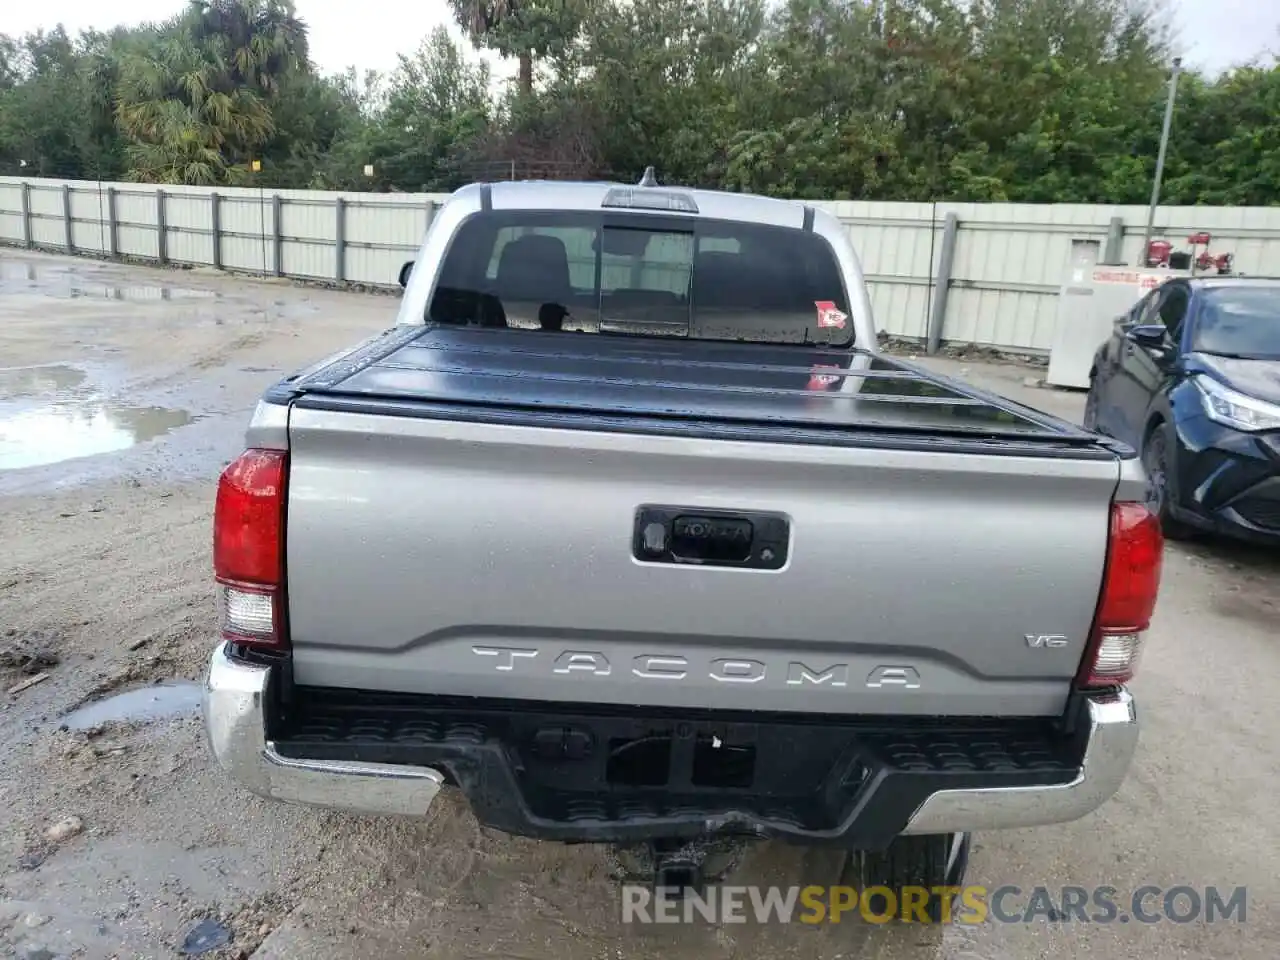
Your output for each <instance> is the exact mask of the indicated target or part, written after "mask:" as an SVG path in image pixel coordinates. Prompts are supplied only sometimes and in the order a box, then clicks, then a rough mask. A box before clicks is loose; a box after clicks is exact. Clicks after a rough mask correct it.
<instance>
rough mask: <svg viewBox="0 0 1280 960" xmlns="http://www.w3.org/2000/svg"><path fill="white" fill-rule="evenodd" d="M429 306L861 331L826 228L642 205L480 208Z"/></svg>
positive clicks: (687, 324)
mask: <svg viewBox="0 0 1280 960" xmlns="http://www.w3.org/2000/svg"><path fill="white" fill-rule="evenodd" d="M428 317H429V319H430V320H432V321H433V322H436V323H442V324H463V325H471V326H498V327H509V328H517V329H529V330H555V331H562V332H575V333H617V334H631V335H640V336H668V337H694V338H697V339H702V340H735V341H761V342H768V343H795V344H829V345H839V346H843V345H847V344H849V343H850V342H851V341H852V339H853V322H852V320H851V318H850V316H849V303H848V298H847V295H846V292H845V289H844V285H843V283H842V280H841V274H840V270H839V267H838V265H837V263H836V259H835V255H834V254H833V252H832V250H831V247H830V246H829V245H828V244H827V242H826V241H825V240H824V239H823V238H822V237H820V236H818V235H817V234H815V233H812V232H808V231H804V230H797V229H789V228H786V227H771V226H760V225H757V224H746V223H736V222H727V221H713V220H692V219H683V220H682V219H678V218H668V217H661V216H650V215H640V216H637V215H634V214H622V215H618V214H608V213H605V214H601V213H562V212H527V211H519V212H516V211H512V212H503V211H492V212H488V213H481V214H477V215H475V216H473V217H471V218H470V219H468V220H467V221H466V222H465V223H464V224H463V225H462V227H461V228H460V229H459V231H458V233H457V235H456V236H455V237H454V239H453V241H452V243H451V244H450V247H449V252H448V254H447V255H446V258H445V263H444V267H443V269H442V270H441V273H440V277H439V279H438V281H437V284H436V291H435V294H434V295H433V297H432V301H431V305H430V308H429V311H428Z"/></svg>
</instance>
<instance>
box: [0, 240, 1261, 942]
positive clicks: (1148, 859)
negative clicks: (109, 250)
mask: <svg viewBox="0 0 1280 960" xmlns="http://www.w3.org/2000/svg"><path fill="white" fill-rule="evenodd" d="M394 307H395V301H394V300H393V299H389V298H387V297H385V296H377V295H362V294H347V293H338V292H333V291H328V290H321V289H311V288H302V287H297V286H292V285H289V284H285V283H281V282H275V281H271V282H268V281H248V280H240V279H236V278H231V277H227V276H223V275H219V274H215V273H211V272H204V271H161V270H154V269H147V268H141V267H124V266H120V265H114V264H105V263H97V262H93V261H76V260H68V259H66V258H60V257H55V256H44V255H38V254H31V253H26V252H18V251H11V250H4V249H0V365H2V366H0V431H6V430H7V431H8V432H7V433H6V432H0V545H2V547H3V549H0V685H2V686H0V691H14V692H10V693H5V694H3V696H2V697H0V703H2V704H3V707H2V708H0V844H2V849H0V946H2V947H3V950H0V952H4V951H8V952H9V953H11V954H12V955H15V956H18V957H22V958H28V960H49V958H53V957H85V958H99V957H100V958H107V957H121V958H123V957H171V956H175V955H176V954H177V951H178V950H179V948H180V947H181V945H182V943H183V940H184V938H185V937H186V936H187V935H188V934H189V932H190V931H192V930H193V928H195V927H196V925H197V924H198V922H199V921H201V920H212V921H215V923H216V925H217V926H216V929H225V930H226V931H229V932H230V934H231V941H230V943H229V944H227V945H226V946H223V947H221V948H218V949H216V950H214V951H212V952H210V953H206V954H204V955H205V956H210V957H223V958H225V957H248V956H255V957H260V958H265V957H269V958H273V960H322V958H329V960H339V958H341V960H346V958H352V960H354V958H357V957H359V958H364V957H369V956H376V957H379V958H383V957H385V958H392V957H422V956H428V955H429V956H432V957H441V958H450V960H452V958H471V957H479V956H482V955H483V956H493V955H497V956H502V957H509V958H521V960H541V958H551V957H555V958H556V960H571V958H572V960H576V958H579V957H581V958H592V960H620V958H623V957H626V958H646V960H647V958H650V957H652V958H657V957H660V956H661V957H664V958H685V957H688V958H694V957H697V958H739V957H741V958H747V957H752V958H754V957H761V958H763V957H771V958H772V957H816V956H820V957H851V956H875V957H884V958H888V957H894V958H925V957H931V958H932V957H947V958H957V960H959V958H964V960H998V958H999V960H1002V958H1006V957H1008V958H1025V957H1046V958H1048V957H1052V958H1058V957H1068V956H1073V955H1077V954H1080V955H1085V956H1089V955H1092V956H1096V957H1105V958H1111V957H1120V956H1127V955H1136V954H1137V953H1139V952H1142V953H1145V954H1146V955H1148V956H1151V957H1161V958H1163V957H1170V958H1172V957H1184V956H1212V957H1215V958H1255V957H1256V958H1260V960H1261V958H1271V957H1274V956H1276V954H1277V948H1278V947H1280V925H1277V923H1276V921H1275V914H1274V910H1275V906H1276V899H1277V887H1278V886H1280V884H1278V882H1277V880H1276V875H1277V869H1276V868H1277V850H1278V849H1280V847H1278V843H1277V841H1278V840H1280V836H1278V831H1277V828H1276V826H1275V819H1274V817H1273V816H1272V812H1273V807H1272V802H1273V797H1274V795H1275V793H1276V790H1277V785H1278V784H1277V775H1278V774H1277V771H1280V764H1278V763H1277V749H1276V746H1275V741H1274V740H1272V738H1271V733H1272V731H1274V730H1276V729H1277V721H1278V720H1280V708H1278V707H1277V701H1276V698H1275V697H1274V694H1273V689H1274V678H1275V677H1276V676H1277V675H1280V647H1278V644H1277V636H1278V635H1280V631H1278V630H1277V629H1276V628H1277V623H1278V612H1280V608H1278V604H1280V558H1277V556H1276V555H1275V554H1274V553H1267V552H1263V551H1256V550H1246V549H1243V548H1240V547H1235V546H1230V545H1223V544H1215V543H1206V544H1199V545H1196V546H1195V547H1192V548H1186V547H1182V546H1175V547H1173V548H1172V549H1171V551H1170V554H1169V558H1168V560H1167V563H1166V578H1165V583H1164V589H1163V595H1162V601H1161V606H1160V609H1159V612H1158V614H1157V619H1156V623H1155V626H1154V628H1153V631H1152V635H1151V638H1150V648H1149V649H1148V651H1147V654H1146V657H1145V661H1144V664H1143V669H1142V672H1141V675H1140V677H1139V680H1138V681H1137V683H1136V692H1137V694H1138V696H1139V697H1140V703H1141V708H1142V717H1143V721H1144V728H1143V731H1144V732H1143V746H1142V748H1141V752H1140V756H1139V758H1138V760H1137V762H1136V765H1135V767H1134V770H1133V773H1132V775H1131V776H1130V778H1129V780H1128V782H1127V783H1126V785H1125V786H1124V788H1123V789H1122V790H1121V792H1120V795H1119V796H1118V797H1117V798H1116V799H1115V800H1114V801H1112V802H1111V803H1109V804H1108V805H1107V806H1105V807H1104V808H1103V809H1102V810H1101V811H1099V812H1098V813H1097V814H1095V815H1093V816H1091V817H1089V818H1087V819H1085V820H1083V821H1080V822H1078V823H1075V824H1067V825H1063V826H1060V827H1055V828H1049V829H1043V830H1034V831H1013V832H1008V833H1003V834H988V835H982V836H979V837H978V838H977V840H976V849H975V852H974V856H973V861H972V866H971V869H970V875H969V879H970V881H971V882H974V883H982V884H986V885H988V886H990V887H994V886H997V885H1000V884H1006V883H1010V884H1017V885H1019V886H1020V887H1022V888H1023V889H1024V890H1027V891H1029V890H1030V889H1031V888H1032V887H1034V886H1036V885H1037V884H1044V885H1047V886H1049V887H1051V888H1054V889H1058V888H1060V887H1061V886H1063V885H1065V884H1080V885H1086V886H1092V885H1096V884H1110V885H1112V886H1114V887H1116V888H1118V889H1119V890H1121V891H1122V893H1123V894H1127V892H1128V891H1130V890H1132V889H1134V888H1136V887H1139V886H1141V885H1142V884H1155V885H1159V886H1162V887H1170V886H1173V885H1177V884H1189V885H1192V886H1195V887H1199V888H1201V889H1203V888H1204V887H1205V886H1207V885H1214V884H1216V885H1218V886H1220V887H1227V888H1231V887H1234V886H1237V885H1246V886H1247V887H1248V914H1247V922H1246V923H1244V924H1239V923H1236V922H1228V923H1221V922H1220V923H1217V924H1208V923H1203V922H1196V923H1190V924H1174V923H1158V924H1152V925H1147V924H1137V923H1130V924H1120V923H1115V924H1109V925H1101V924H1088V925H1085V924H1078V923H1077V924H1071V923H1061V924H1047V923H1042V922H1037V923H1028V924H1021V923H1019V924H1012V925H1004V924H984V925H982V926H980V927H977V928H973V929H965V928H960V927H950V928H948V929H947V930H946V931H945V932H942V931H939V930H931V931H925V930H921V929H918V928H913V929H906V930H903V929H886V928H880V927H875V928H869V927H864V926H862V925H849V924H847V923H846V924H844V925H841V926H838V927H833V926H826V927H821V928H807V927H806V928H797V927H796V926H794V925H793V926H790V927H782V926H778V925H774V926H769V927H764V928H758V927H756V926H754V925H748V926H745V927H737V926H733V925H724V926H719V927H715V926H710V925H706V924H702V925H694V926H679V927H637V926H634V925H632V926H624V925H623V924H622V923H621V922H620V905H619V899H618V894H617V891H616V889H615V888H614V887H613V886H612V884H611V881H609V879H608V876H607V871H606V865H605V859H604V856H603V854H602V852H601V851H600V850H599V849H597V848H594V847H567V846H560V845H553V844H538V843H534V842H531V841H526V840H519V839H512V838H509V837H505V836H503V835H501V834H497V833H494V832H492V831H488V830H485V829H483V828H481V827H479V826H478V825H477V824H476V822H475V820H474V818H472V817H471V815H470V814H469V812H468V811H467V809H466V807H465V805H464V804H462V803H461V802H459V801H458V799H457V798H456V797H453V796H451V795H449V794H445V795H443V798H442V800H441V801H440V802H438V803H437V804H436V805H435V806H434V807H433V809H432V812H431V814H430V816H429V817H428V818H426V819H425V820H424V821H422V822H404V821H387V820H371V819H370V820H359V819H355V818H349V817H345V816H340V815H336V814H331V813H323V812H315V811H309V810H305V809H297V808H289V807H285V806H282V805H278V804H270V803H266V802H263V801H259V800H257V799H255V798H252V797H250V796H248V795H246V794H244V793H242V792H240V791H239V790H237V789H235V788H234V787H232V786H231V785H230V784H228V783H227V782H225V781H224V779H223V778H222V777H221V776H219V775H218V774H217V773H216V772H215V771H213V770H212V769H211V767H210V763H209V760H208V758H207V756H206V753H205V750H204V747H203V743H202V740H201V733H200V730H199V725H198V721H197V719H196V717H195V715H194V713H193V711H192V709H191V704H192V702H193V701H192V697H191V694H192V688H191V687H190V686H182V685H181V684H183V683H187V682H190V681H195V680H197V679H198V678H199V676H200V674H201V671H202V668H203V664H204V660H205V658H206V656H207V654H208V650H209V647H210V645H211V631H212V591H211V589H210V582H209V581H210V576H209V558H208V541H209V525H210V509H211V504H212V492H213V481H214V478H215V477H216V475H217V472H218V470H219V469H220V467H221V466H222V464H223V463H225V462H226V461H227V460H229V459H230V458H231V457H233V456H234V455H235V454H236V452H238V449H239V446H240V443H241V439H242V433H243V428H244V424H245V422H246V418H247V415H248V412H249V410H250V409H251V407H252V405H253V403H254V401H255V400H256V398H257V396H258V394H259V393H260V391H261V390H262V388H263V387H264V386H266V385H267V384H268V383H270V382H272V381H273V380H275V379H276V378H277V377H278V376H279V375H281V374H282V373H286V372H291V371H292V370H295V369H297V368H298V367H300V366H302V365H304V364H306V363H308V362H310V361H312V360H315V359H318V358H320V357H322V356H324V355H326V354H328V353H330V352H332V351H334V350H337V349H339V348H341V347H343V346H346V345H348V344H350V343H352V342H354V341H356V340H357V339H359V338H361V337H363V336H366V335H368V334H370V333H373V332H376V331H377V330H379V329H381V328H383V327H384V326H386V325H387V324H389V323H390V322H391V320H392V318H393V315H394ZM908 349H909V348H908ZM927 362H928V363H930V364H931V365H933V366H935V367H937V368H938V369H942V370H945V372H947V373H950V374H952V375H955V376H960V377H963V378H968V379H971V380H973V381H974V382H977V383H981V384H982V385H984V386H988V387H992V388H994V389H996V390H999V391H1001V392H1004V393H1007V394H1009V395H1012V396H1015V397H1017V398H1018V399H1020V400H1022V401H1023V402H1026V403H1030V404H1032V405H1035V406H1040V407H1042V408H1043V409H1046V410H1050V411H1051V412H1054V413H1058V414H1061V415H1066V416H1072V417H1075V416H1078V414H1079V412H1080V409H1081V407H1082V398H1081V397H1080V395H1078V394H1070V393H1060V392H1055V391H1049V390H1041V389H1036V388H1034V387H1031V386H1028V385H1027V384H1028V382H1030V381H1032V380H1034V379H1035V378H1036V377H1038V376H1042V375H1043V370H1042V369H1038V368H1034V367H1027V366H1021V365H1018V364H1013V363H1007V362H1001V363H990V362H987V360H985V359H983V360H972V359H967V358H960V359H954V358H938V359H930V360H928V361H927ZM55 398H56V402H54V400H55ZM15 425H16V426H15ZM19 432H20V433H21V437H20V439H21V443H15V441H14V436H15V435H16V434H17V433H19ZM134 437H136V438H137V439H138V440H139V442H137V443H132V438H134ZM147 438H150V439H147ZM131 443H132V445H130V444H131ZM19 449H21V450H24V451H28V453H15V450H19ZM50 449H52V450H54V451H55V452H61V453H63V454H65V452H66V451H68V450H76V451H79V452H84V453H87V454H88V453H93V454H94V455H91V456H84V457H80V458H77V459H71V460H63V461H61V462H56V463H47V464H42V465H41V464H37V465H29V466H24V467H23V468H21V469H3V468H4V467H5V466H12V465H14V464H15V463H16V462H17V460H16V458H18V457H23V456H27V457H28V458H29V452H30V451H31V450H41V451H46V452H47V451H48V450H50ZM95 451H97V452H95ZM55 455H56V453H55ZM5 458H11V459H10V460H6V459H5ZM44 459H47V457H46V458H44ZM41 677H42V679H39V680H37V679H36V678H41ZM33 681H35V682H33ZM18 687H22V689H16V690H15V688H18ZM128 691H143V692H142V693H136V694H134V697H133V702H132V703H130V704H128V705H127V706H122V707H120V708H119V709H117V710H116V711H115V715H114V716H113V715H112V713H111V711H112V709H113V707H115V706H116V704H117V701H113V700H111V699H110V698H111V697H112V696H115V695H117V694H120V693H122V692H128ZM95 704H97V705H99V706H97V707H96V709H98V710H100V711H104V710H105V711H106V713H105V714H104V715H102V716H99V717H98V718H94V717H92V716H90V717H89V721H91V722H84V723H82V722H80V721H79V720H78V717H79V716H80V715H78V714H76V713H75V711H76V710H77V709H78V708H81V707H85V706H87V705H95ZM103 704H105V706H102V705H103ZM145 711H151V712H152V713H155V714H160V715H161V716H159V717H158V718H155V719H152V720H150V721H144V720H143V719H142V715H143V712H145ZM68 726H71V727H75V729H70V728H67V729H64V728H66V727H68ZM830 870H831V864H830V862H829V861H828V860H826V859H824V858H823V857H822V856H820V855H817V854H814V853H812V852H805V851H801V850H797V849H793V848H787V847H783V846H776V845H763V846H760V847H758V848H757V849H755V850H753V851H752V853H751V854H750V855H749V857H748V858H747V860H746V862H745V863H744V864H743V866H742V867H741V870H740V872H739V874H738V875H737V876H736V877H735V878H734V882H741V883H747V882H768V883H784V884H789V883H797V882H824V881H825V882H830V879H831V875H830Z"/></svg>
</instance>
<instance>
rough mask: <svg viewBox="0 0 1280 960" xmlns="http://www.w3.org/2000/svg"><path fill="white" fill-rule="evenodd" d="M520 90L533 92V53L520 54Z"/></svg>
mask: <svg viewBox="0 0 1280 960" xmlns="http://www.w3.org/2000/svg"><path fill="white" fill-rule="evenodd" d="M520 92H521V93H533V54H531V53H522V54H520Z"/></svg>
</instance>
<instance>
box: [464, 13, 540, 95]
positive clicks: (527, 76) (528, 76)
mask: <svg viewBox="0 0 1280 960" xmlns="http://www.w3.org/2000/svg"><path fill="white" fill-rule="evenodd" d="M525 3H527V0H449V4H450V5H451V6H452V7H453V15H454V17H455V18H456V19H457V21H458V25H459V26H461V27H462V29H463V30H465V31H467V33H468V34H470V35H471V39H472V40H474V41H475V42H477V43H479V42H480V41H481V40H482V39H483V38H485V37H488V36H490V35H491V34H492V33H493V32H494V31H496V30H498V29H499V28H500V27H501V26H502V24H503V22H504V21H510V20H511V19H512V18H514V17H517V16H519V14H520V12H521V9H522V7H523V5H524V4H525ZM497 46H498V49H499V50H501V51H502V52H503V54H504V55H508V53H509V50H508V48H507V45H505V44H497ZM516 56H517V58H518V59H519V62H520V72H519V80H518V83H519V85H520V92H521V93H530V92H532V90H533V51H532V50H531V49H528V48H523V49H520V50H517V51H516Z"/></svg>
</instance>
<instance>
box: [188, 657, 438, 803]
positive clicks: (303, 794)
mask: <svg viewBox="0 0 1280 960" xmlns="http://www.w3.org/2000/svg"><path fill="white" fill-rule="evenodd" d="M272 670H273V668H272V667H269V666H262V665H258V664H252V663H244V662H242V661H238V660H233V659H232V658H231V657H229V656H228V655H227V652H226V645H225V644H222V643H220V644H218V646H217V648H216V649H215V650H214V651H213V656H212V657H211V658H210V661H209V672H208V676H207V677H206V679H205V685H204V724H205V733H206V735H207V736H208V740H209V745H210V747H211V748H212V749H213V755H214V757H215V758H217V761H218V763H219V765H220V766H221V767H222V768H223V769H224V770H225V771H226V772H227V773H228V774H230V776H231V777H232V779H234V780H236V781H238V782H239V783H241V784H242V785H243V786H245V787H247V788H248V789H249V790H252V791H253V792H254V793H256V794H259V795H260V796H263V797H269V798H271V799H273V800H283V801H285V802H287V803H301V804H307V805H311V806H319V807H329V808H333V809H340V810H349V811H351V812H354V813H365V814H398V815H404V816H421V815H423V814H425V813H426V812H427V809H428V808H429V807H430V806H431V802H432V801H433V800H435V797H436V794H437V793H439V792H440V786H441V785H442V784H443V783H444V775H443V774H442V773H440V772H439V771H438V770H433V769H432V768H430V767H410V766H400V765H396V764H388V763H359V762H349V761H330V760H299V759H295V758H291V757H285V756H282V755H281V754H280V753H279V752H278V751H277V750H276V747H275V744H273V743H272V742H271V741H270V740H268V739H267V738H266V716H267V710H268V708H269V704H270V703H271V697H272V695H273V692H272V677H271V674H272Z"/></svg>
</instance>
